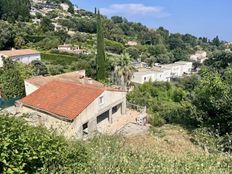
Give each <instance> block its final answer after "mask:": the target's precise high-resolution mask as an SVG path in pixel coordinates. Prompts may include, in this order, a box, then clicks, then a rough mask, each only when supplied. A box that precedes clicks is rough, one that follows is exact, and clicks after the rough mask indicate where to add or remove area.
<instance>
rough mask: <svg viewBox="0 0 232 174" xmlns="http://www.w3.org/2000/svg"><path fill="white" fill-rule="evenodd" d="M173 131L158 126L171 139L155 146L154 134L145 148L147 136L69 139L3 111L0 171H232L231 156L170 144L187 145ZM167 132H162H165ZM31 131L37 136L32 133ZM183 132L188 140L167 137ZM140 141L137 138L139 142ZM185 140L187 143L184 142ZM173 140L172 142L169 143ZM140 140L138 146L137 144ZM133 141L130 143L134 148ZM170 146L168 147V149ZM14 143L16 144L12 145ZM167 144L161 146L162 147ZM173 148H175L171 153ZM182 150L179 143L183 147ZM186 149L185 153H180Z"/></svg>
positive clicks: (0, 135) (214, 172) (168, 173)
mask: <svg viewBox="0 0 232 174" xmlns="http://www.w3.org/2000/svg"><path fill="white" fill-rule="evenodd" d="M175 129H176V131H177V132H178V135H177V134H176V135H175V136H173V135H174V132H172V134H170V135H169V133H168V129H167V128H163V129H160V130H161V131H164V132H165V134H167V135H163V138H158V136H157V134H156V135H155V137H156V140H158V141H162V139H167V140H166V141H167V142H166V143H165V144H163V145H162V144H159V146H160V147H162V148H160V149H159V148H158V149H159V150H157V148H156V147H155V146H153V143H152V142H154V143H155V141H154V140H152V141H151V138H150V141H149V145H146V147H147V148H146V149H145V148H144V145H145V143H147V140H145V141H144V142H143V143H142V144H139V142H141V141H143V140H142V139H143V137H137V139H138V141H137V140H134V141H133V142H134V143H131V142H132V140H131V139H125V138H122V137H107V136H98V137H96V138H93V139H91V140H89V141H86V142H83V141H67V140H65V139H64V138H63V137H61V136H57V135H55V134H53V133H52V132H49V131H47V130H46V129H44V128H41V127H36V128H35V127H31V126H28V125H27V124H25V122H24V121H23V120H21V119H18V118H12V117H11V118H10V117H8V116H3V115H1V116H0V131H1V134H0V140H1V142H2V143H1V144H0V152H1V155H0V164H1V165H0V172H1V173H79V172H80V173H116V174H117V173H118V174H119V173H120V174H121V173H126V174H128V173H131V174H133V173H143V174H146V173H147V174H148V173H160V174H173V173H176V174H177V173H193V174H199V173H202V174H203V173H211V174H218V173H222V174H224V173H225V174H226V173H230V171H231V170H230V169H231V167H232V166H231V158H230V157H228V156H226V155H222V154H206V153H204V152H200V151H199V150H197V148H196V147H194V145H191V146H192V149H195V150H192V151H191V150H190V148H189V150H190V151H188V153H187V152H184V151H176V152H175V150H176V149H177V147H175V146H172V147H174V148H173V149H170V148H169V147H168V146H169V145H168V144H170V143H175V144H176V145H178V144H179V145H181V146H183V148H187V146H188V145H189V142H188V141H187V138H186V137H187V135H185V133H181V132H180V131H181V129H179V131H178V129H177V128H175ZM164 132H163V133H164ZM32 135H33V136H32ZM167 136H172V137H173V138H172V139H173V140H174V137H175V138H180V137H182V136H183V137H185V138H184V139H186V140H184V139H183V138H181V140H178V139H176V140H174V141H169V139H170V138H168V137H167ZM136 142H137V143H136ZM185 143H186V144H185ZM170 145H171V144H170ZM136 146H137V147H138V148H136ZM131 147H132V148H131ZM166 148H168V149H166ZM12 149H13V150H12ZM162 149H163V152H161V151H160V150H162ZM170 150H171V151H172V152H171V154H173V155H171V154H170ZM180 150H181V148H180ZM182 152H183V153H182Z"/></svg>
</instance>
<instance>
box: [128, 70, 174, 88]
mask: <svg viewBox="0 0 232 174" xmlns="http://www.w3.org/2000/svg"><path fill="white" fill-rule="evenodd" d="M138 70H139V71H138V72H135V73H134V74H133V76H132V79H131V82H133V83H138V84H144V83H145V82H149V81H151V82H154V81H163V82H167V81H170V78H171V70H168V69H164V68H159V67H152V68H149V69H147V68H142V69H138Z"/></svg>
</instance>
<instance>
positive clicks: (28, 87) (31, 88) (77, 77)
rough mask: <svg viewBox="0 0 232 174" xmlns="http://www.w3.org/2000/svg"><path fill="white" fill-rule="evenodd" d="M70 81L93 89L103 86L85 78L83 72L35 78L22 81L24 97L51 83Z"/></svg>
mask: <svg viewBox="0 0 232 174" xmlns="http://www.w3.org/2000/svg"><path fill="white" fill-rule="evenodd" d="M54 80H56V81H70V82H73V83H77V84H83V85H91V86H94V87H97V88H98V87H99V88H102V87H104V85H103V84H102V83H100V82H98V81H95V80H93V79H91V78H89V77H86V74H85V70H80V71H74V72H68V73H64V74H59V75H55V76H46V77H45V76H35V77H32V78H30V79H27V80H25V81H24V86H25V92H26V95H30V94H31V93H33V92H35V91H36V90H38V89H39V88H40V87H42V86H44V85H46V84H47V83H49V82H51V81H54Z"/></svg>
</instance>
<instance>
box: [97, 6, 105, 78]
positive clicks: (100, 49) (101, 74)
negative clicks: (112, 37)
mask: <svg viewBox="0 0 232 174" xmlns="http://www.w3.org/2000/svg"><path fill="white" fill-rule="evenodd" d="M96 65H97V80H100V81H105V80H106V56H105V44H104V35H103V27H102V20H101V15H100V12H99V11H98V14H97V56H96Z"/></svg>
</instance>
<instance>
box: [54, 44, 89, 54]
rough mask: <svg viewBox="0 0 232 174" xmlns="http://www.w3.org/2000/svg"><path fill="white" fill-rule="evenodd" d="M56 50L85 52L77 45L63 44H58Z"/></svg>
mask: <svg viewBox="0 0 232 174" xmlns="http://www.w3.org/2000/svg"><path fill="white" fill-rule="evenodd" d="M58 50H59V51H61V52H68V53H73V54H87V51H86V50H84V49H80V47H79V45H71V44H64V45H59V46H58Z"/></svg>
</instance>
